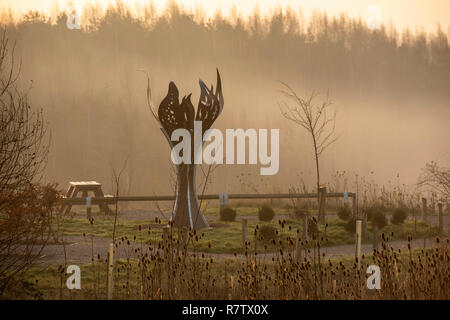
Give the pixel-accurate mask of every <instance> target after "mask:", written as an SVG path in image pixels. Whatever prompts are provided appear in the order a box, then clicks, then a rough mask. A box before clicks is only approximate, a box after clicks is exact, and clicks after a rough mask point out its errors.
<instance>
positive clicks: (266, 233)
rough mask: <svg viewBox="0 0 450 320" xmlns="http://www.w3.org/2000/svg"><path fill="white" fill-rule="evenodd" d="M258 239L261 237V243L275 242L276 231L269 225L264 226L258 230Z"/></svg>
mask: <svg viewBox="0 0 450 320" xmlns="http://www.w3.org/2000/svg"><path fill="white" fill-rule="evenodd" d="M258 237H262V241H265V242H268V241H272V240H276V238H277V230H276V229H275V227H273V226H271V225H264V226H261V227H259V229H258Z"/></svg>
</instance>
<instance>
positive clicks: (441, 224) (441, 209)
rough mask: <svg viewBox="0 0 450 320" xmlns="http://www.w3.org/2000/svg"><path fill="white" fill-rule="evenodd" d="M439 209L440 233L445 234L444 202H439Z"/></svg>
mask: <svg viewBox="0 0 450 320" xmlns="http://www.w3.org/2000/svg"><path fill="white" fill-rule="evenodd" d="M438 209H439V234H444V212H443V211H444V210H443V204H442V202H439V203H438Z"/></svg>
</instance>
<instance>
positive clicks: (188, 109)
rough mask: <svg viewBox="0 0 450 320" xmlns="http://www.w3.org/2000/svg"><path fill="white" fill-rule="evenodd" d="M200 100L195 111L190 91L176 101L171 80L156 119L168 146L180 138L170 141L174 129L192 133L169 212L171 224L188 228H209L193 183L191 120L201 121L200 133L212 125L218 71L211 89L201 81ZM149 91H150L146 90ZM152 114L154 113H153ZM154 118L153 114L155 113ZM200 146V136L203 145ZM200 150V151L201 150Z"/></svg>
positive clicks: (218, 106)
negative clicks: (187, 159)
mask: <svg viewBox="0 0 450 320" xmlns="http://www.w3.org/2000/svg"><path fill="white" fill-rule="evenodd" d="M199 83H200V89H201V94H200V100H199V103H198V107H197V113H196V114H195V110H194V106H193V105H192V103H191V94H189V95H188V96H184V97H183V98H182V100H181V103H180V102H179V93H178V88H177V86H176V85H175V83H174V82H173V81H171V82H170V83H169V90H168V93H167V96H166V97H165V98H164V99H163V100H162V101H161V103H160V105H159V108H158V115H157V120H159V122H160V124H161V126H162V128H161V131H162V132H163V133H164V135H165V137H166V139H167V141H168V142H169V145H170V147H171V148H173V147H174V146H176V145H177V144H178V143H180V141H177V142H173V141H171V139H170V138H171V136H172V133H173V132H174V131H175V130H176V129H181V128H183V129H186V130H188V131H189V132H190V134H191V156H190V160H191V161H190V163H181V164H178V165H176V171H177V186H176V197H175V198H176V199H175V204H174V207H173V212H172V220H173V222H174V226H175V227H178V228H182V227H190V228H192V229H196V230H197V229H203V228H209V225H208V222H206V219H205V217H204V216H203V213H202V211H201V209H200V204H199V201H198V196H197V192H196V184H195V171H196V166H197V165H196V164H195V163H194V153H195V152H196V150H195V148H194V139H193V137H194V120H195V121H201V122H202V136H203V134H204V133H205V131H206V130H208V129H209V128H211V126H212V124H213V123H214V121H216V119H217V117H218V116H219V115H220V113H221V112H222V109H223V104H224V101H223V95H222V85H221V81H220V74H219V71H218V70H217V85H216V91H215V92H214V89H213V86H212V85H211V89H208V87H207V86H206V85H205V83H204V82H203V81H202V80H200V81H199ZM148 94H149V92H148ZM154 115H155V113H154ZM155 117H156V115H155ZM201 146H203V139H202V145H201ZM200 151H201V150H200Z"/></svg>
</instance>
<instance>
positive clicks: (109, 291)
mask: <svg viewBox="0 0 450 320" xmlns="http://www.w3.org/2000/svg"><path fill="white" fill-rule="evenodd" d="M113 270H114V244H113V243H110V244H109V251H108V272H107V276H106V281H107V282H106V283H107V286H106V287H107V299H108V300H112V297H113V289H114V281H113V275H114V273H113Z"/></svg>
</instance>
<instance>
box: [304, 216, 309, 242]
mask: <svg viewBox="0 0 450 320" xmlns="http://www.w3.org/2000/svg"><path fill="white" fill-rule="evenodd" d="M303 239H304V240H305V241H306V240H307V239H308V214H307V213H305V214H304V215H303Z"/></svg>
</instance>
